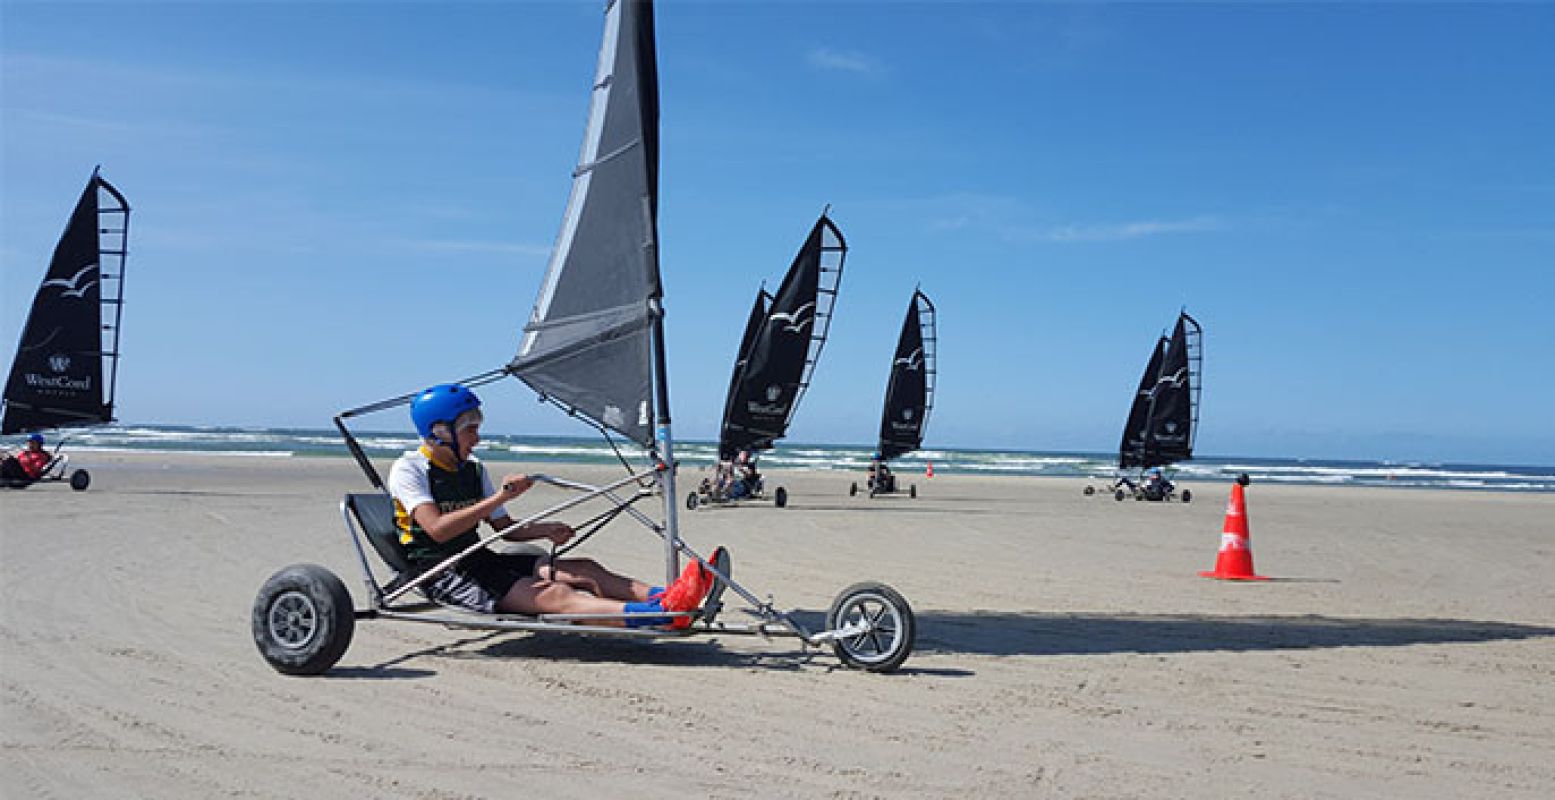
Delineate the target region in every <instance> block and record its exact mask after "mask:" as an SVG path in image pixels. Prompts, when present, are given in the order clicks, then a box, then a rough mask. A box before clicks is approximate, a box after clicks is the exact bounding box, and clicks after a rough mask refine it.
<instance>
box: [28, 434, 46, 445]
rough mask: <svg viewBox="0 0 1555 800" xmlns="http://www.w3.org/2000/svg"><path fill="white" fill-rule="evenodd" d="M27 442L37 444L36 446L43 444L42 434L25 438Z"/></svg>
mask: <svg viewBox="0 0 1555 800" xmlns="http://www.w3.org/2000/svg"><path fill="white" fill-rule="evenodd" d="M27 441H29V442H37V443H38V444H43V434H41V433H34V434H33V435H31V436H28V437H27Z"/></svg>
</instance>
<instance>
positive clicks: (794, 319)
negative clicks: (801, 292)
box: [767, 300, 815, 333]
mask: <svg viewBox="0 0 1555 800" xmlns="http://www.w3.org/2000/svg"><path fill="white" fill-rule="evenodd" d="M807 312H809V313H808V316H806V313H807ZM814 312H815V301H814V300H812V301H810V302H808V303H805V304H804V305H802V306H800V307H798V308H796V309H794V312H793V313H792V314H785V313H783V312H778V313H776V314H773V315H772V316H769V317H767V321H768V322H782V323H786V324H784V325H783V328H782V329H783V330H784V331H792V332H794V333H803V332H804V328H805V326H806V325H809V324H810V323H812V322H814V321H815V314H814Z"/></svg>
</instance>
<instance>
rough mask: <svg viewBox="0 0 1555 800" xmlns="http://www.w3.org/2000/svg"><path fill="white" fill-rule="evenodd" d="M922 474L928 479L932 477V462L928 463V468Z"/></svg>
mask: <svg viewBox="0 0 1555 800" xmlns="http://www.w3.org/2000/svg"><path fill="white" fill-rule="evenodd" d="M923 474H924V475H926V476H928V477H930V478H932V477H934V462H933V461H930V462H929V468H928V469H926V470H924V472H923Z"/></svg>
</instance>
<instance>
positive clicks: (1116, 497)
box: [1112, 489, 1124, 503]
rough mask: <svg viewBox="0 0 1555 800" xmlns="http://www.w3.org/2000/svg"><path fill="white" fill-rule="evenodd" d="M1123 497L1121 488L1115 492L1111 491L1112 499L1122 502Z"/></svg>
mask: <svg viewBox="0 0 1555 800" xmlns="http://www.w3.org/2000/svg"><path fill="white" fill-rule="evenodd" d="M1123 497H1124V493H1123V490H1122V489H1119V490H1117V491H1116V492H1113V493H1112V499H1114V500H1116V501H1118V502H1120V503H1121V502H1123Z"/></svg>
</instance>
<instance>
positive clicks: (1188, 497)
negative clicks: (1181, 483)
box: [1182, 489, 1193, 503]
mask: <svg viewBox="0 0 1555 800" xmlns="http://www.w3.org/2000/svg"><path fill="white" fill-rule="evenodd" d="M1182 501H1183V502H1184V503H1191V502H1193V490H1192V489H1183V490H1182Z"/></svg>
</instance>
